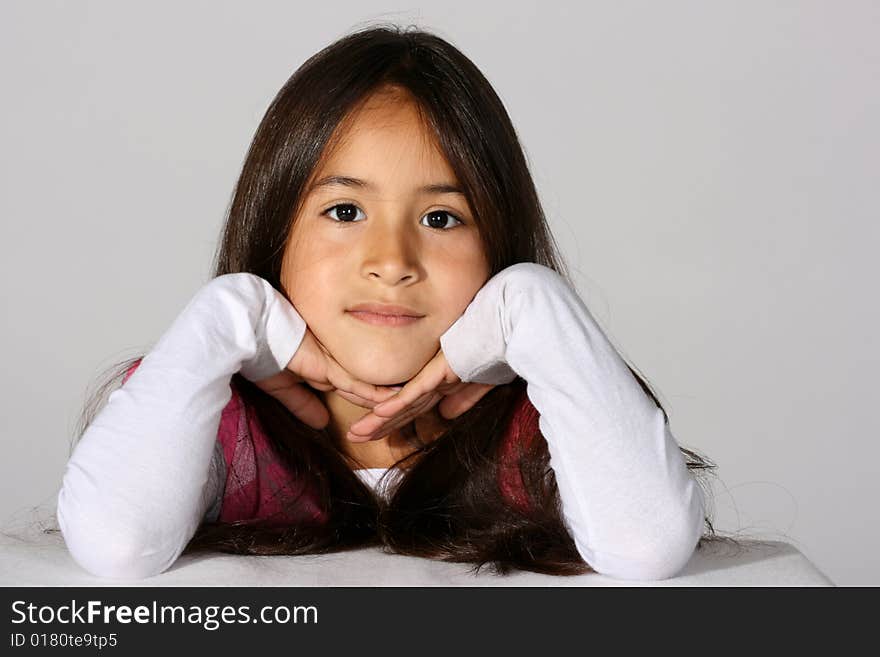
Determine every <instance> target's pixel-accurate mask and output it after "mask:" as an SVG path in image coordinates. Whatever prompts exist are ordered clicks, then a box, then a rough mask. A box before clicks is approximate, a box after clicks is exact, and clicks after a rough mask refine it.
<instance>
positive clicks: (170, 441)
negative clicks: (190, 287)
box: [57, 273, 307, 579]
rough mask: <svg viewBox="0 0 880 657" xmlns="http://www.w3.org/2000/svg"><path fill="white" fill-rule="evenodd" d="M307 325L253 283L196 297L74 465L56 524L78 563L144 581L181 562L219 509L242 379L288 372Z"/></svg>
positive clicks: (116, 397)
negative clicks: (226, 441) (231, 406)
mask: <svg viewBox="0 0 880 657" xmlns="http://www.w3.org/2000/svg"><path fill="white" fill-rule="evenodd" d="M306 328H307V327H306V324H305V321H304V320H303V319H302V318H301V317H300V315H299V314H298V313H297V311H296V309H295V308H294V307H293V306H292V305H291V304H290V302H289V301H287V299H286V298H285V297H284V296H283V295H282V294H281V293H280V292H278V291H277V290H275V288H273V287H272V286H271V285H270V284H269V283H268V281H266V280H264V279H262V278H260V277H259V276H256V275H254V274H250V273H235V274H225V275H223V276H219V277H217V278H214V279H213V280H212V281H210V282H209V283H207V284H206V285H205V286H203V287H202V288H201V289H200V290H199V291H198V292H197V293H196V294H195V296H194V297H193V298H192V299H191V300H190V302H189V303H188V304H187V305H186V307H185V308H184V309H183V311H182V312H181V313H180V314H179V315H178V317H177V318H176V319H175V320H174V322H173V323H172V325H171V327H170V328H169V329H168V330H167V331H166V332H165V333H164V334H163V335H162V337H161V338H160V339H159V341H158V342H157V343H156V345H155V347H154V348H153V349H152V350H151V351H150V352H149V353H148V354H147V355H146V356H144V358H143V360H142V361H141V363H140V365H139V367H138V368H137V369H136V370H135V371H134V372H133V373H132V375H131V377H130V378H129V379H128V381H127V382H126V383H125V385H124V386H123V387H121V388H119V389H118V390H114V391H113V392H112V393H111V394H110V397H109V398H108V401H107V404H106V405H105V406H104V407H103V408H102V409H101V411H100V413H99V414H98V415H97V416H96V417H95V419H94V420H93V421H92V422H91V424H90V425H89V426H88V428H87V429H86V431H85V432H84V433H83V435H82V437H81V438H80V440H79V442H78V443H77V445H76V447H75V449H74V451H73V454H72V455H71V457H70V459H69V461H68V463H67V466H66V468H65V472H64V477H63V481H62V487H61V490H60V492H59V494H58V508H57V517H58V525H59V527H60V529H61V532H62V534H63V536H64V540H65V542H66V544H67V547H68V550H69V551H70V553H71V556H72V557H73V559H74V560H75V561H76V562H77V563H78V564H79V565H80V566H82V567H83V568H84V569H85V570H87V571H89V572H90V573H92V574H94V575H98V576H100V577H115V578H126V579H141V578H144V577H150V576H153V575H156V574H158V573H161V572H163V571H165V570H166V569H167V568H169V567H170V566H171V564H172V563H174V561H175V560H176V559H177V557H178V556H179V555H180V553H181V552H182V551H183V549H184V548H185V547H186V544H187V543H188V542H189V540H190V539H191V538H192V536H193V535H194V534H195V531H196V529H197V528H198V525H199V523H200V522H201V521H202V520H203V519H204V518H205V517H208V518H211V517H212V516H213V517H216V512H217V511H219V509H218V508H217V507H216V504H217V502H218V500H217V495H218V494H219V492H220V491H221V490H222V482H221V481H220V477H221V473H222V468H221V464H220V463H218V462H217V458H218V450H217V446H218V442H217V431H218V429H219V425H220V417H221V414H222V411H223V408H224V407H225V406H226V404H227V403H228V402H229V400H230V399H231V397H232V389H231V387H230V380H231V378H232V376H233V374H235V373H236V372H239V371H240V372H241V374H242V375H243V376H244V377H245V378H247V379H249V380H251V381H258V380H260V379H263V378H266V377H269V376H272V375H273V374H276V373H278V372H280V371H281V370H283V369H284V368H285V367H286V366H287V364H288V363H289V362H290V359H291V358H293V355H294V353H296V350H297V349H298V348H299V345H300V343H301V341H302V339H303V336H304V334H305V331H306ZM219 458H220V459H221V460H222V452H221V453H220V454H219Z"/></svg>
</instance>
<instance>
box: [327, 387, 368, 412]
mask: <svg viewBox="0 0 880 657" xmlns="http://www.w3.org/2000/svg"><path fill="white" fill-rule="evenodd" d="M336 394H337V395H339V396H340V397H342V398H343V399H346V400H348V401H350V402H351V403H352V404H355V405H357V406H360V407H362V408H369V409H372V408H373V407H374V406H375V405H376V403H377V402H374V401H373V400H371V399H364V398H363V397H359V396H358V395H355V394H352V393H350V392H346V391H345V390H336Z"/></svg>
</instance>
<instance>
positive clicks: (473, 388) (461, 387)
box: [346, 349, 495, 442]
mask: <svg viewBox="0 0 880 657" xmlns="http://www.w3.org/2000/svg"><path fill="white" fill-rule="evenodd" d="M494 387H495V386H494V385H491V384H486V383H464V382H462V380H461V379H460V378H459V377H458V375H457V374H456V373H455V372H453V371H452V368H450V367H449V363H448V362H447V361H446V356H444V354H443V350H442V349H440V350H439V351H437V354H436V355H435V356H434V357H433V358H432V359H431V360H430V361H428V364H427V365H425V366H424V367H423V368H422V369H421V371H420V372H419V373H418V374H416V375H415V376H414V377H413V378H412V379H410V381H409V382H408V383H407V384H406V385H405V386H403V388H402V389H401V390H400V392H397V393H396V394H394V395H393V396H392V397H391V398H390V399H388V400H385V401H382V402H381V403H379V404H375V405H374V406H373V407H372V412H370V413H367V414H366V415H364V416H363V417H362V418H360V419H359V420H358V421H357V422H355V423H354V424H352V425H351V427H350V428H349V431H348V434H347V436H346V438H348V439H349V440H351V441H353V442H366V441H368V440H376V439H377V438H382V437H383V436H387V435H388V434H389V433H390V432H392V431H394V430H395V429H398V428H400V427H402V426H403V425H405V424H406V423H407V422H409V421H411V420H412V419H413V418H415V417H418V416H419V415H421V414H422V413H425V412H426V411H428V410H430V409H431V408H433V407H434V405H435V404H436V403H437V402H438V401H440V400H441V399H442V400H443V401H441V402H440V406H439V408H438V410H439V411H440V415H441V416H442V417H444V418H446V419H447V420H451V419H453V418H456V417H458V416H459V415H461V414H462V413H464V412H465V411H467V410H468V409H470V408H471V407H472V406H473V405H474V404H476V403H477V402H478V401H479V400H480V399H481V398H482V397H483V396H484V395H485V394H486V393H487V392H489V391H490V390H491V389H492V388H494Z"/></svg>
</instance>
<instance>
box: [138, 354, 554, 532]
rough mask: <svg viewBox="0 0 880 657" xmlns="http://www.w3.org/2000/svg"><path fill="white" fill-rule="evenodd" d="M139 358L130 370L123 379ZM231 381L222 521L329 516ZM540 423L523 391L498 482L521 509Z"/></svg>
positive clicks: (222, 432)
mask: <svg viewBox="0 0 880 657" xmlns="http://www.w3.org/2000/svg"><path fill="white" fill-rule="evenodd" d="M140 363H141V361H140V359H139V360H138V361H137V362H135V364H134V365H132V366H131V367H130V368H129V369H128V370H126V373H125V376H124V377H123V379H122V385H125V382H126V381H128V378H129V377H130V376H131V375H132V374H133V373H134V371H135V370H136V369H137V368H138V366H139V365H140ZM231 387H232V398H231V399H230V400H229V402H228V403H227V404H226V406H225V407H224V408H223V413H222V415H221V417H220V427H219V429H218V431H217V440H219V441H220V444H221V445H222V447H223V456H224V458H225V459H226V488H225V490H224V493H223V500H222V502H221V506H220V515H219V517H218V521H219V522H232V521H237V520H244V521H252V522H254V521H261V522H262V523H265V524H268V525H272V526H282V525H285V526H286V525H291V524H296V523H298V522H302V521H309V522H310V523H321V522H323V521H325V520H326V514H325V512H324V511H323V510H322V509H321V505H320V504H319V503H318V500H316V499H315V495H314V493H313V492H312V491H310V490H308V489H307V487H306V484H305V482H302V481H298V478H297V477H296V475H295V473H293V472H292V471H291V469H290V468H288V467H287V465H286V464H285V463H284V461H282V459H281V458H280V457H279V456H278V454H277V453H276V451H275V449H274V447H273V446H272V444H271V442H270V441H269V439H268V438H267V437H266V434H265V433H264V432H263V429H262V426H261V425H260V421H259V419H258V418H257V417H256V414H255V413H253V412H252V411H251V410H250V409H249V408H248V407H247V406H246V405H245V404H244V402H243V400H242V399H241V397H240V396H239V394H238V391H237V390H236V387H235V385H232V386H231ZM537 423H538V412H537V410H536V409H535V407H534V406H533V405H532V404H531V402H530V401H529V399H528V397H527V396H526V395H525V393H523V394H522V398H521V400H520V402H519V405H518V406H517V408H516V411H515V412H514V414H513V418H512V419H511V422H510V425H509V426H508V428H507V435H506V438H505V441H504V445H503V447H502V453H501V464H500V468H499V482H498V483H499V487H500V489H501V492H502V494H503V496H504V498H505V499H506V500H507V501H508V502H509V503H510V504H511V505H512V506H514V507H516V508H517V509H519V510H521V511H525V510H527V509H528V507H529V503H528V498H527V496H526V493H525V490H524V487H523V483H522V476H521V475H520V472H519V468H518V465H517V464H518V460H519V456H518V454H517V453H516V452H517V444H518V443H530V442H531V441H532V440H534V438H535V437H536V435H537V432H538V426H537ZM524 446H525V445H524ZM292 499H298V502H297V503H296V504H295V505H292V506H293V508H292V509H285V508H284V504H283V503H284V502H285V501H289V500H292Z"/></svg>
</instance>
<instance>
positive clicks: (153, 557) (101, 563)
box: [57, 490, 177, 580]
mask: <svg viewBox="0 0 880 657" xmlns="http://www.w3.org/2000/svg"><path fill="white" fill-rule="evenodd" d="M57 519H58V527H59V529H60V530H61V534H62V536H63V537H64V542H65V544H66V545H67V550H68V552H69V553H70V556H71V558H72V559H73V561H74V562H76V564H77V565H79V566H80V567H81V568H83V569H84V570H85V571H87V572H88V573H89V574H91V575H94V576H96V577H102V578H110V579H119V580H141V579H145V578H147V577H153V576H155V575H158V574H160V573H162V572H164V571H165V570H167V569H168V567H169V566H170V565H171V564H172V563H173V562H174V559H175V557H176V556H177V555H176V554H175V555H164V554H163V553H162V552H161V551H160V550H151V549H149V548H147V547H145V546H147V545H148V543H147V541H145V540H143V539H142V535H141V533H139V532H136V531H131V530H127V529H123V528H121V527H118V526H114V525H113V524H111V523H104V522H95V521H94V520H92V519H89V518H87V517H85V516H84V515H83V514H81V513H76V512H73V511H72V510H71V509H69V508H68V507H67V506H66V505H65V504H64V497H63V490H62V493H61V494H60V495H59V498H58V507H57Z"/></svg>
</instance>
